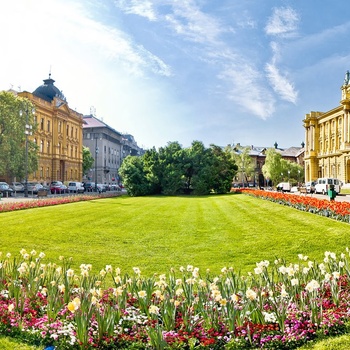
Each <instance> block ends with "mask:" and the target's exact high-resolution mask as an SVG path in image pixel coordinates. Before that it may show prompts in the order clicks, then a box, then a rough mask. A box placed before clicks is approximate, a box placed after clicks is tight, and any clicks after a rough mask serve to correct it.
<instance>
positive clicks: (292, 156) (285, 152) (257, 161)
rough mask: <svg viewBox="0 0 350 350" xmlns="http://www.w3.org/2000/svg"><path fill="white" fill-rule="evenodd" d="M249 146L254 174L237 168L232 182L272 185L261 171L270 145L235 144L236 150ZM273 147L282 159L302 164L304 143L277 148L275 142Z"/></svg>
mask: <svg viewBox="0 0 350 350" xmlns="http://www.w3.org/2000/svg"><path fill="white" fill-rule="evenodd" d="M245 147H249V156H250V157H251V158H252V160H253V166H254V174H251V175H249V176H248V175H247V174H246V173H244V171H240V170H238V173H237V175H236V178H235V179H234V183H236V184H242V183H245V184H246V183H248V184H250V185H251V186H259V187H263V186H267V185H272V184H271V183H270V180H269V179H266V178H265V177H264V175H263V173H262V167H263V165H264V164H265V160H266V151H267V150H268V149H269V148H271V147H257V146H253V145H252V146H241V145H240V144H239V143H238V144H237V145H236V148H237V150H239V149H240V148H241V149H242V148H245ZM274 149H275V150H276V152H278V153H280V154H281V156H282V159H285V160H288V161H290V162H294V163H297V164H299V165H300V166H302V167H303V166H304V144H303V143H302V145H301V147H289V148H279V147H278V144H277V142H275V144H274Z"/></svg>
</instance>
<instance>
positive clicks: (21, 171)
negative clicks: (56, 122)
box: [0, 91, 38, 180]
mask: <svg viewBox="0 0 350 350" xmlns="http://www.w3.org/2000/svg"><path fill="white" fill-rule="evenodd" d="M33 111H34V105H33V104H32V103H31V102H30V101H29V100H28V99H25V98H22V97H18V96H16V95H14V94H12V93H10V92H6V91H2V92H0V150H1V151H0V174H3V175H5V176H7V177H9V178H15V177H16V179H17V180H23V179H24V178H25V177H26V175H27V174H31V173H33V172H34V171H35V170H37V169H38V146H37V145H36V144H35V143H34V142H33V140H32V139H31V137H30V135H28V134H30V133H33V132H34V131H35V128H36V125H34V113H33ZM26 126H31V129H29V128H28V127H27V128H26ZM26 133H27V135H26ZM26 147H28V148H27V149H28V153H27V152H26ZM26 173H27V174H26Z"/></svg>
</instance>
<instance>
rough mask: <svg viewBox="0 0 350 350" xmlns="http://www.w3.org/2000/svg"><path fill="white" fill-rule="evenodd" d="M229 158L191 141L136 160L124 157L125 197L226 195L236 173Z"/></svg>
mask: <svg viewBox="0 0 350 350" xmlns="http://www.w3.org/2000/svg"><path fill="white" fill-rule="evenodd" d="M237 169H238V168H237V165H236V164H235V162H234V160H233V158H232V155H231V153H230V152H229V151H227V150H223V149H222V148H221V147H219V146H216V145H210V147H209V148H206V147H204V145H203V143H202V142H200V141H193V142H192V145H191V146H190V147H188V148H183V147H182V146H181V145H180V144H179V143H178V142H169V143H168V144H167V145H166V146H165V147H160V148H159V149H158V150H156V149H155V148H154V147H153V148H152V149H150V150H147V151H146V152H145V154H144V155H142V156H140V157H135V156H128V157H127V158H125V160H124V161H123V164H122V166H121V168H120V172H119V174H120V176H121V177H122V180H123V184H124V186H125V187H126V189H127V191H128V193H129V195H131V196H142V195H150V194H165V195H176V194H182V193H193V194H196V195H205V194H209V193H227V192H228V191H229V190H230V188H231V184H232V179H233V176H234V175H235V174H236V172H237Z"/></svg>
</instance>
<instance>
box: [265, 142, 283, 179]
mask: <svg viewBox="0 0 350 350" xmlns="http://www.w3.org/2000/svg"><path fill="white" fill-rule="evenodd" d="M281 160H282V156H281V154H280V153H278V152H276V150H275V149H274V148H269V149H268V150H267V151H266V158H265V164H264V165H263V167H262V172H263V174H264V177H265V178H266V179H269V180H271V181H272V182H273V183H274V184H275V185H276V184H277V183H278V182H279V181H281V174H283V167H282V163H281Z"/></svg>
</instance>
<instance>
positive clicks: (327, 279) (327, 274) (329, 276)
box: [324, 273, 331, 282]
mask: <svg viewBox="0 0 350 350" xmlns="http://www.w3.org/2000/svg"><path fill="white" fill-rule="evenodd" d="M330 279H331V275H330V274H329V273H326V274H325V275H324V281H325V282H328V281H329V280H330Z"/></svg>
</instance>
